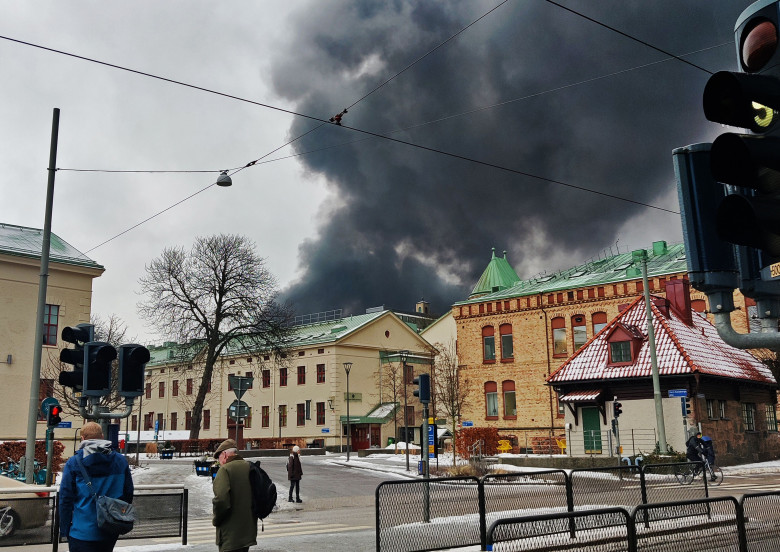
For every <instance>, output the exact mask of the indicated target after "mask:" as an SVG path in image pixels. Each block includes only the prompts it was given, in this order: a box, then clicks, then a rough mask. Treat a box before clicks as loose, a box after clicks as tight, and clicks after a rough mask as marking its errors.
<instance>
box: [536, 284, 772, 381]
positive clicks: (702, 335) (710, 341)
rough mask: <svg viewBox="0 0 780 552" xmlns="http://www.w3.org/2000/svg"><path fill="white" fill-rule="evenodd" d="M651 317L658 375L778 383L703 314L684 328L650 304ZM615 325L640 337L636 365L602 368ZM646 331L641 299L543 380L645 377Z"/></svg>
mask: <svg viewBox="0 0 780 552" xmlns="http://www.w3.org/2000/svg"><path fill="white" fill-rule="evenodd" d="M651 303H652V301H651ZM652 313H653V330H654V332H655V348H656V357H657V360H658V373H659V375H661V376H671V375H680V374H694V373H699V374H707V375H711V376H719V377H725V378H733V379H741V380H749V381H755V382H758V383H763V384H769V385H772V386H776V385H777V382H776V381H775V378H774V377H773V376H772V373H771V372H770V370H769V368H767V367H766V366H765V365H764V364H763V363H761V362H760V361H759V360H758V359H756V358H755V357H754V356H753V355H751V354H750V353H749V352H747V351H745V350H742V349H735V348H734V347H731V346H730V345H727V344H726V343H725V342H724V341H723V340H722V339H721V338H720V336H719V335H718V331H717V330H716V329H715V327H714V326H713V325H712V324H711V323H710V322H709V321H708V320H707V319H706V318H705V317H703V316H702V315H700V314H698V313H695V312H694V313H693V324H692V325H691V326H688V325H687V324H685V322H683V321H682V320H681V319H680V317H679V316H678V315H677V313H676V312H675V311H674V309H673V308H669V316H670V317H669V318H666V316H664V314H662V313H661V312H660V311H659V310H658V308H657V307H656V306H655V305H652ZM617 324H622V325H623V326H635V327H636V328H638V329H639V331H640V333H641V335H642V339H643V342H642V346H641V349H640V351H639V354H638V355H637V358H636V360H635V362H634V363H632V364H630V365H628V366H608V364H607V363H608V360H609V356H608V352H609V345H608V343H607V336H609V335H610V334H611V333H612V332H611V331H610V330H611V329H612V328H614V327H615V326H616V325H617ZM646 328H647V312H646V310H645V301H644V298H642V297H640V298H639V299H637V300H636V301H634V302H633V303H632V304H631V305H629V307H628V308H627V309H626V310H625V311H623V312H622V313H620V314H619V315H618V316H617V318H615V319H614V320H612V321H611V322H610V323H609V324H607V326H606V327H605V328H604V329H603V330H602V331H601V332H599V333H598V334H597V335H596V336H594V337H593V338H592V339H591V340H590V341H589V342H588V343H586V344H585V345H584V346H583V347H582V348H581V349H580V350H579V351H577V353H575V354H574V355H573V356H572V357H571V358H569V360H567V361H566V362H565V363H564V364H563V365H562V366H561V367H560V368H558V370H556V371H555V372H553V373H552V374H551V375H550V376H549V377H548V378H547V381H548V382H550V383H556V382H574V381H591V380H604V379H617V378H621V379H622V378H639V377H650V376H651V367H650V348H649V347H648V340H647V332H646Z"/></svg>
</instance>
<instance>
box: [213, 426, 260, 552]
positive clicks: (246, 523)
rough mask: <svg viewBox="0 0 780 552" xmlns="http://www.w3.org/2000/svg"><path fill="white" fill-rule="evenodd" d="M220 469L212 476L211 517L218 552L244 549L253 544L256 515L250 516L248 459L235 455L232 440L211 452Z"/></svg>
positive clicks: (250, 491)
mask: <svg viewBox="0 0 780 552" xmlns="http://www.w3.org/2000/svg"><path fill="white" fill-rule="evenodd" d="M214 458H216V459H217V460H218V461H219V464H220V468H219V471H217V476H216V477H215V478H214V485H213V487H214V498H213V499H212V504H213V508H214V516H213V518H212V520H211V523H212V524H213V525H214V527H216V528H217V546H218V547H219V552H247V551H248V550H249V547H250V546H252V545H255V544H257V518H255V516H253V515H252V489H251V486H250V484H249V462H247V461H246V460H244V459H243V458H241V457H240V456H239V455H238V448H237V447H236V442H235V441H234V440H233V439H227V440H226V441H223V442H222V444H221V445H219V447H217V450H216V451H215V452H214Z"/></svg>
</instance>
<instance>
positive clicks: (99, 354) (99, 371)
mask: <svg viewBox="0 0 780 552" xmlns="http://www.w3.org/2000/svg"><path fill="white" fill-rule="evenodd" d="M116 356H117V355H116V349H115V348H114V347H113V345H111V344H110V343H104V342H102V341H91V342H89V343H85V344H84V383H83V388H82V390H81V394H82V395H84V396H85V397H105V396H106V395H108V394H109V393H111V363H112V362H114V360H116Z"/></svg>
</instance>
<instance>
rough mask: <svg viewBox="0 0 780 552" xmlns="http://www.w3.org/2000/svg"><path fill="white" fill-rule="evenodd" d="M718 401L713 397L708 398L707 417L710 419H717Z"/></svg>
mask: <svg viewBox="0 0 780 552" xmlns="http://www.w3.org/2000/svg"><path fill="white" fill-rule="evenodd" d="M717 409H718V402H717V401H715V400H713V399H707V417H708V418H709V419H710V420H717V419H718V416H717Z"/></svg>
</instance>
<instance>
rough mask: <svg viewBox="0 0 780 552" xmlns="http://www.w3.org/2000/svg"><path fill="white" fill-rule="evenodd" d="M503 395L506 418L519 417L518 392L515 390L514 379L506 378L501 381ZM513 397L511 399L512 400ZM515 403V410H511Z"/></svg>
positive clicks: (513, 418)
mask: <svg viewBox="0 0 780 552" xmlns="http://www.w3.org/2000/svg"><path fill="white" fill-rule="evenodd" d="M501 395H502V400H503V403H504V405H503V406H504V408H503V409H502V411H503V413H504V419H505V420H516V419H517V394H516V391H515V382H514V380H504V381H502V382H501ZM510 397H511V400H510ZM510 405H513V410H512V411H511V412H510V411H509V407H510Z"/></svg>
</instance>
